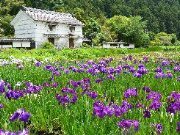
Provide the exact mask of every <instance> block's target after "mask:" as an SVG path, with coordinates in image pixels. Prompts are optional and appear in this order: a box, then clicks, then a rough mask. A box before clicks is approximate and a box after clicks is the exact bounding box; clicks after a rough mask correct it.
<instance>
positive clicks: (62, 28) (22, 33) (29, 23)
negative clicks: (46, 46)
mask: <svg viewBox="0 0 180 135" xmlns="http://www.w3.org/2000/svg"><path fill="white" fill-rule="evenodd" d="M11 25H13V26H14V29H15V38H17V39H18V38H20V39H22V38H26V39H32V40H34V41H35V46H36V48H38V47H39V45H41V44H42V43H43V42H47V41H49V42H52V43H53V44H54V45H55V46H56V47H57V48H60V49H61V48H68V47H70V48H74V47H80V46H81V44H82V42H83V34H82V27H83V23H82V22H80V21H79V20H77V19H76V18H74V17H73V16H72V15H71V14H69V13H58V12H54V11H46V10H41V9H35V8H28V7H23V8H22V9H21V10H20V11H19V13H18V14H17V15H16V17H15V18H14V19H13V20H12V22H11Z"/></svg>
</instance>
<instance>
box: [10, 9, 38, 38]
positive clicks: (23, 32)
mask: <svg viewBox="0 0 180 135" xmlns="http://www.w3.org/2000/svg"><path fill="white" fill-rule="evenodd" d="M15 20H16V21H15V22H14V23H15V24H14V29H15V37H16V38H33V39H34V38H35V23H34V21H33V19H31V18H30V17H29V16H28V15H27V14H26V13H24V12H23V11H19V13H18V15H17V17H16V18H15Z"/></svg>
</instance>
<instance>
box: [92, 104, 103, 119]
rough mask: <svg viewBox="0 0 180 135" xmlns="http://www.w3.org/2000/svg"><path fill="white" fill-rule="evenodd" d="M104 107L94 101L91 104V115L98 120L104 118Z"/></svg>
mask: <svg viewBox="0 0 180 135" xmlns="http://www.w3.org/2000/svg"><path fill="white" fill-rule="evenodd" d="M104 108H105V105H104V104H103V103H101V102H100V101H96V102H95V103H94V104H93V115H95V116H98V117H99V118H104V117H105V115H106V113H105V111H104Z"/></svg>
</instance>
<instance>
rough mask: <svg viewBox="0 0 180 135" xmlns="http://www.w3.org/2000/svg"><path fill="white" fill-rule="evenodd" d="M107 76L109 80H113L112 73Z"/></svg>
mask: <svg viewBox="0 0 180 135" xmlns="http://www.w3.org/2000/svg"><path fill="white" fill-rule="evenodd" d="M107 78H108V79H110V80H115V77H114V75H112V74H109V75H108V76H107Z"/></svg>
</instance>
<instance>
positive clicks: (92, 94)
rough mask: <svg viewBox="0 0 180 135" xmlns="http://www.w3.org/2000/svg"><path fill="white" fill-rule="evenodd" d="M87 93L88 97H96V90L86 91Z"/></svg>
mask: <svg viewBox="0 0 180 135" xmlns="http://www.w3.org/2000/svg"><path fill="white" fill-rule="evenodd" d="M87 95H88V96H89V97H90V98H92V99H95V98H97V97H98V94H97V92H95V91H88V92H87Z"/></svg>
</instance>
